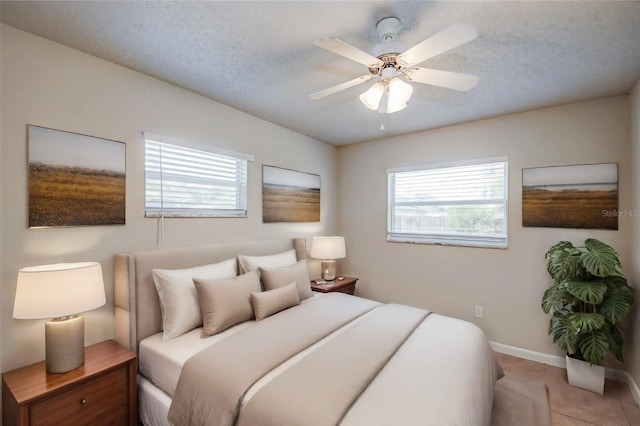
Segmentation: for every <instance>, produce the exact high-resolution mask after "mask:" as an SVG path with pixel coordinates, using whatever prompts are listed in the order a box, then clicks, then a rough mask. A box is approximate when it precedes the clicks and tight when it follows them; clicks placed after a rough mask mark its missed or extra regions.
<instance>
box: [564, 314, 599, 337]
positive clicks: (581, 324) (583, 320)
mask: <svg viewBox="0 0 640 426" xmlns="http://www.w3.org/2000/svg"><path fill="white" fill-rule="evenodd" d="M605 324H606V321H605V320H604V315H602V314H594V313H588V314H583V313H579V312H578V313H575V314H571V315H569V327H570V328H571V330H573V331H574V332H575V333H578V334H584V333H588V332H590V331H594V330H599V329H601V328H602V327H604V326H605Z"/></svg>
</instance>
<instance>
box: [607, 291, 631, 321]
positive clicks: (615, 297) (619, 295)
mask: <svg viewBox="0 0 640 426" xmlns="http://www.w3.org/2000/svg"><path fill="white" fill-rule="evenodd" d="M632 304H633V295H632V293H631V291H630V290H629V289H628V288H627V287H626V286H625V287H613V288H609V290H608V291H607V294H606V297H605V298H604V300H603V301H602V305H600V312H601V313H602V314H603V315H604V316H605V317H606V318H607V321H609V322H610V323H612V324H617V323H619V322H620V321H622V320H623V319H624V318H625V317H626V316H627V314H628V313H629V309H630V308H631V305H632Z"/></svg>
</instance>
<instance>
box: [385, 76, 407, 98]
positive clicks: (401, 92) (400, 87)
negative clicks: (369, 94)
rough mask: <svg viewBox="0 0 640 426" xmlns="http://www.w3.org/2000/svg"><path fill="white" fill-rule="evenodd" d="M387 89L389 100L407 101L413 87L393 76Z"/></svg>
mask: <svg viewBox="0 0 640 426" xmlns="http://www.w3.org/2000/svg"><path fill="white" fill-rule="evenodd" d="M388 91H389V101H390V102H393V103H396V102H398V103H407V102H408V101H409V99H410V98H411V95H412V94H413V87H412V86H411V85H410V84H408V83H405V82H404V81H402V80H400V79H399V78H394V79H392V80H391V81H390V82H389V89H388Z"/></svg>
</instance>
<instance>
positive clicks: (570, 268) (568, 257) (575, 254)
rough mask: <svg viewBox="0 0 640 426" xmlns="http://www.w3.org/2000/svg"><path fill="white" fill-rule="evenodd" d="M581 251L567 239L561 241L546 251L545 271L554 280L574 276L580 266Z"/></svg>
mask: <svg viewBox="0 0 640 426" xmlns="http://www.w3.org/2000/svg"><path fill="white" fill-rule="evenodd" d="M580 253H581V251H580V250H578V249H577V248H575V247H573V245H572V244H571V243H570V242H568V241H561V242H559V243H558V244H556V245H554V246H553V247H551V248H550V249H549V251H547V254H546V255H545V264H546V266H547V271H549V274H550V275H551V277H552V278H553V279H554V280H556V281H558V280H559V281H562V280H566V279H571V278H574V277H576V276H577V275H578V273H579V272H580V268H581V263H580Z"/></svg>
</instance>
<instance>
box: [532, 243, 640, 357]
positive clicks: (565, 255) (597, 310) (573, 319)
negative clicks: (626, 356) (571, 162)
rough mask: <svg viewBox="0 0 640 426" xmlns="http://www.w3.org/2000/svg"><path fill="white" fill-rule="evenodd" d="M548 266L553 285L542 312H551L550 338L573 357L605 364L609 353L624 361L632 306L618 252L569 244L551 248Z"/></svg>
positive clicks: (596, 245)
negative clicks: (624, 325)
mask: <svg viewBox="0 0 640 426" xmlns="http://www.w3.org/2000/svg"><path fill="white" fill-rule="evenodd" d="M545 263H546V267H547V270H548V271H549V274H550V275H551V278H553V284H552V285H551V287H549V288H548V289H547V290H546V291H545V292H544V296H543V297H542V310H543V311H544V312H545V313H547V314H551V320H550V325H549V334H550V335H551V336H552V337H553V341H554V342H555V343H556V344H557V345H558V347H559V348H560V349H561V350H562V351H564V352H565V353H566V354H567V355H568V356H569V357H572V358H577V359H580V360H583V361H586V362H588V363H590V364H594V365H603V364H604V360H605V357H606V355H607V353H609V352H611V353H612V354H613V355H614V356H615V357H616V358H617V359H618V360H619V361H620V362H623V356H622V343H623V339H622V333H621V326H620V322H621V321H622V320H623V319H624V318H625V317H626V316H627V314H628V313H629V309H630V307H631V305H632V303H633V288H631V287H630V286H629V285H628V284H627V280H626V278H625V277H624V274H623V272H622V265H621V263H620V259H619V257H618V253H616V251H615V250H614V249H613V248H611V247H610V246H608V245H607V244H604V243H602V242H600V241H598V240H596V239H592V238H590V239H587V240H586V241H585V243H584V247H574V246H573V244H571V243H570V242H568V241H561V242H559V243H557V244H555V245H554V246H552V247H551V248H550V249H549V251H547V253H546V255H545Z"/></svg>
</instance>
